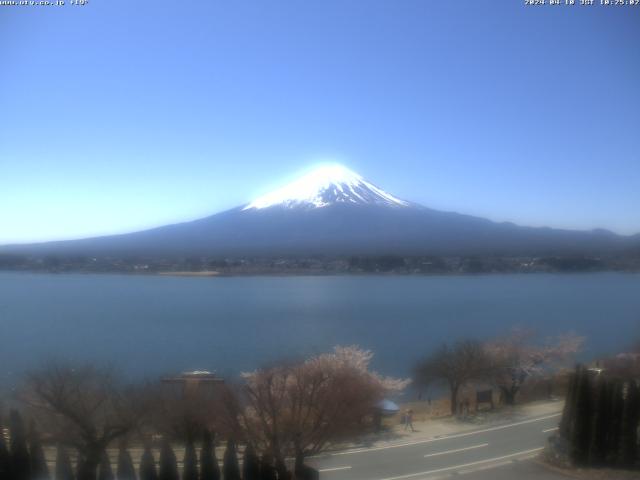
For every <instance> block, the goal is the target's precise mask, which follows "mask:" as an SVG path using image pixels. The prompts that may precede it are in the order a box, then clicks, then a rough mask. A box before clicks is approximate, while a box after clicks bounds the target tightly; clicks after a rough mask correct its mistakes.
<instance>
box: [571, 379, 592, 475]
mask: <svg viewBox="0 0 640 480" xmlns="http://www.w3.org/2000/svg"><path fill="white" fill-rule="evenodd" d="M575 395H576V397H575V421H574V425H573V431H572V432H571V444H570V451H569V455H570V457H571V460H572V461H573V462H574V463H575V464H576V465H586V464H587V462H588V460H589V446H590V444H591V413H592V412H591V410H592V403H593V402H592V398H591V395H592V388H591V379H590V377H589V372H588V371H587V370H586V369H584V368H581V369H580V370H579V373H578V379H577V384H576V391H575Z"/></svg>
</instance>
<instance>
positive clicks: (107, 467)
mask: <svg viewBox="0 0 640 480" xmlns="http://www.w3.org/2000/svg"><path fill="white" fill-rule="evenodd" d="M114 479H115V477H114V476H113V470H112V469H111V459H110V458H109V454H108V453H107V451H106V450H103V452H102V455H101V456H100V466H99V467H98V480H114Z"/></svg>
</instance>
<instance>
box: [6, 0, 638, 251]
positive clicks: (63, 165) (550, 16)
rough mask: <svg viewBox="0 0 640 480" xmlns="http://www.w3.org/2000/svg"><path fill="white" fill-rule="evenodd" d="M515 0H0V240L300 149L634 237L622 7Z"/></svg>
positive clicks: (142, 221)
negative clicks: (26, 1) (56, 3)
mask: <svg viewBox="0 0 640 480" xmlns="http://www.w3.org/2000/svg"><path fill="white" fill-rule="evenodd" d="M67 3H69V2H67ZM523 3H524V2H521V1H506V0H505V1H499V0H495V1H480V0H474V1H470V0H469V1H460V2H435V1H433V2H431V1H425V0H403V1H391V0H386V1H379V0H366V1H358V0H350V1H345V0H322V1H299V0H296V1H288V0H274V1H265V0H255V1H253V0H245V1H242V0H241V1H232V2H229V1H225V2H222V1H218V0H211V1H206V2H196V1H184V2H159V1H157V0H156V1H147V0H137V1H135V2H130V1H123V0H108V1H107V0H90V2H89V4H88V5H87V6H84V7H75V6H71V5H67V6H65V7H0V114H1V115H2V120H3V122H2V127H1V128H0V244H2V243H10V242H23V241H36V240H47V239H59V238H77V237H85V236H92V235H98V234H106V233H115V232H125V231H132V230H137V229H141V228H146V227H150V226H156V225H161V224H165V223H170V222H176V221H180V220H185V219H192V218H197V217H201V216H205V215H208V214H211V213H215V212H217V211H220V210H224V209H226V208H230V207H233V206H236V205H238V204H242V203H245V202H247V201H249V200H250V199H251V198H253V197H255V196H256V195H259V194H262V193H265V192H266V191H268V190H269V189H271V188H273V187H275V186H278V185H280V184H282V183H283V182H285V181H287V180H289V179H291V178H292V177H293V176H295V175H296V174H297V173H299V172H300V171H303V170H305V169H307V168H309V167H310V166H312V165H313V164H314V163H316V162H319V161H338V162H342V163H344V164H345V165H347V166H349V167H350V168H352V169H354V170H356V171H358V172H359V173H361V174H362V175H363V176H365V177H366V178H368V179H369V180H370V181H372V182H374V183H376V184H378V185H379V186H381V187H383V188H384V189H386V190H388V191H390V192H392V193H394V194H395V195H397V196H399V197H402V198H406V199H409V200H412V201H416V202H420V203H423V204H425V205H428V206H431V207H434V208H439V209H446V210H456V211H460V212H464V213H471V214H475V215H480V216H484V217H488V218H491V219H494V220H511V221H515V222H518V223H521V224H527V225H550V226H558V227H568V228H593V227H605V228H609V229H611V230H614V231H616V232H620V233H635V232H640V214H639V213H638V212H639V207H640V121H639V120H640V55H638V44H639V42H640V7H617V8H615V7H608V8H607V7H601V6H594V7H580V6H575V7H563V6H561V7H551V6H545V7H525V6H524V5H523Z"/></svg>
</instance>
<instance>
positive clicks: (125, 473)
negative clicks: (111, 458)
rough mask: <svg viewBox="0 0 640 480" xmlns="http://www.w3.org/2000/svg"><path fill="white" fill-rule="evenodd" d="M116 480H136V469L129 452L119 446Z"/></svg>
mask: <svg viewBox="0 0 640 480" xmlns="http://www.w3.org/2000/svg"><path fill="white" fill-rule="evenodd" d="M118 480H136V469H135V467H134V466H133V460H131V455H130V454H129V451H128V450H127V449H126V448H125V447H123V446H121V447H120V451H119V452H118Z"/></svg>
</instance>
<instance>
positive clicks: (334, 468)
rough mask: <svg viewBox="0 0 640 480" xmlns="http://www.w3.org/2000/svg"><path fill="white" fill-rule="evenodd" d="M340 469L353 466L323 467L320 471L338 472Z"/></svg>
mask: <svg viewBox="0 0 640 480" xmlns="http://www.w3.org/2000/svg"><path fill="white" fill-rule="evenodd" d="M338 470H351V467H333V468H321V469H319V470H318V471H319V472H323V473H324V472H337V471H338Z"/></svg>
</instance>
